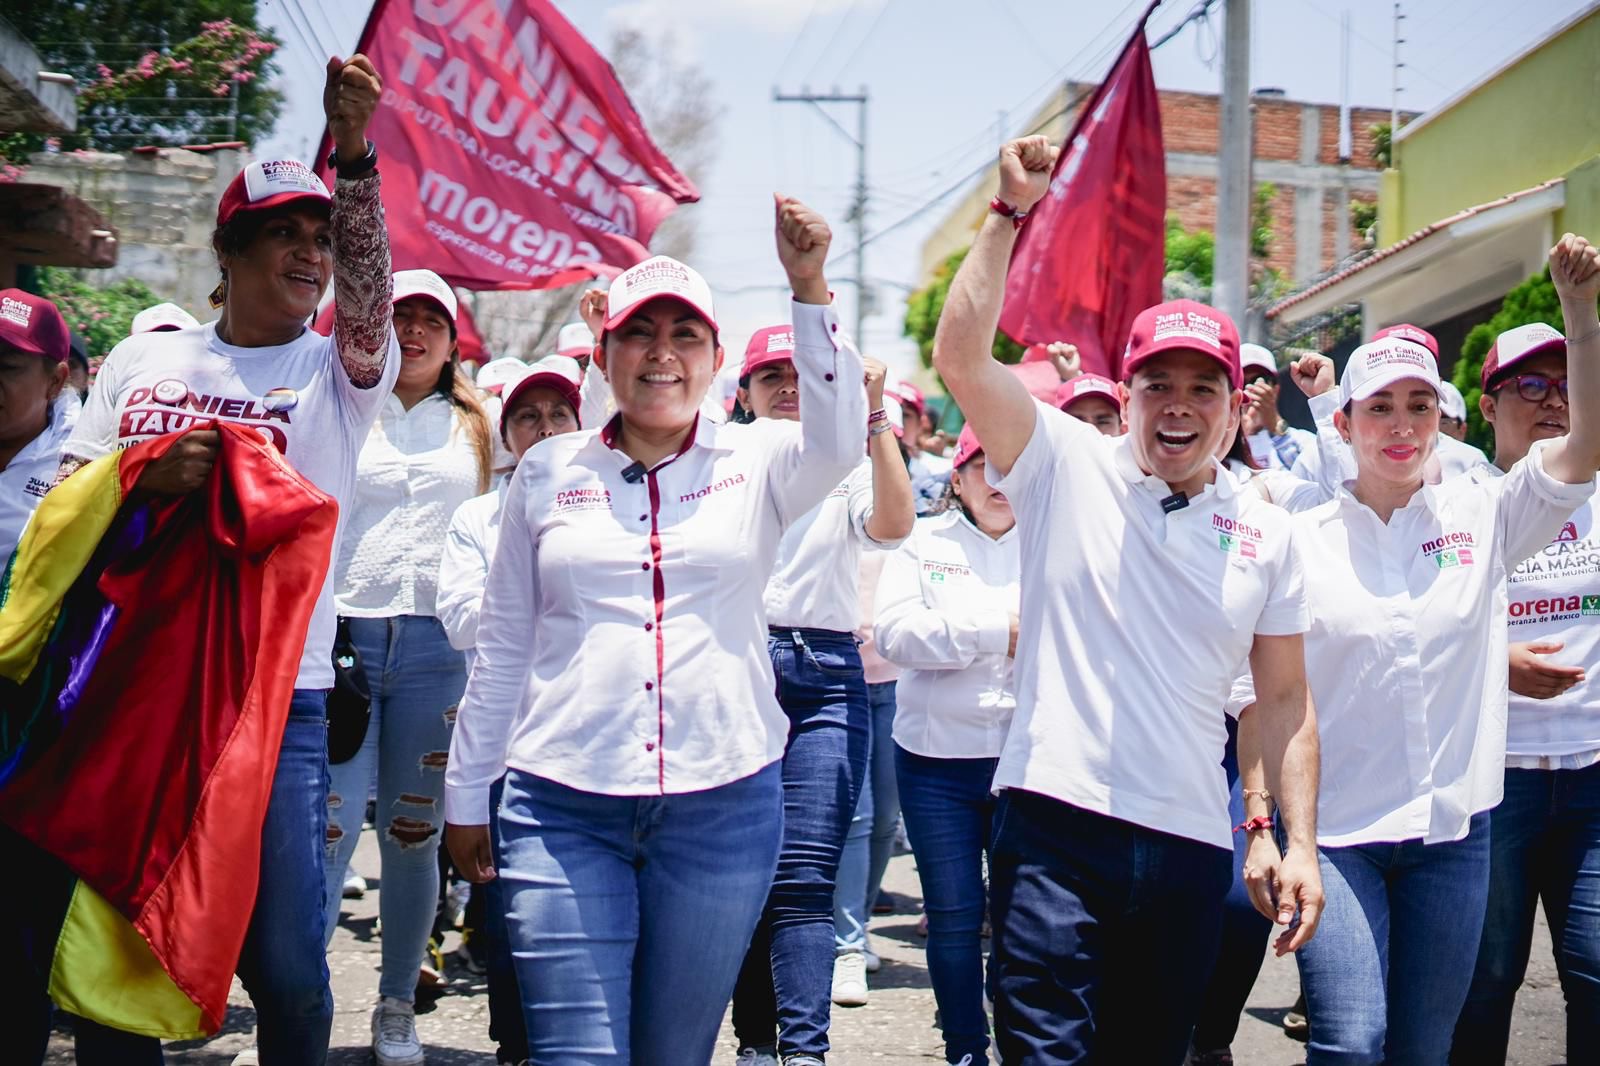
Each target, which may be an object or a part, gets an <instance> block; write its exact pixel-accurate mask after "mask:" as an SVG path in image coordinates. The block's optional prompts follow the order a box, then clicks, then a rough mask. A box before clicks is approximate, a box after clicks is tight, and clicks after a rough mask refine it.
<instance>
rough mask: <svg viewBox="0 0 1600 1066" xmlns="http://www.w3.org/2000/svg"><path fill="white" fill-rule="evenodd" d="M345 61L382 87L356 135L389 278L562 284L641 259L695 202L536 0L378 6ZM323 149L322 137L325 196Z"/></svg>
mask: <svg viewBox="0 0 1600 1066" xmlns="http://www.w3.org/2000/svg"><path fill="white" fill-rule="evenodd" d="M359 49H360V51H361V52H363V53H364V54H365V55H366V56H367V57H368V58H370V59H371V60H372V63H373V65H374V66H375V67H376V68H377V70H378V73H379V74H380V75H381V76H382V78H383V98H382V102H381V103H380V104H379V106H378V110H377V113H376V114H375V115H374V116H373V119H372V124H371V126H370V127H369V128H368V131H367V136H368V139H370V140H371V141H372V143H373V144H375V145H377V146H378V152H379V161H378V165H379V169H380V170H381V171H382V173H383V203H384V208H385V210H386V211H387V214H388V221H389V240H390V244H391V246H392V248H393V254H394V265H395V269H396V270H405V269H409V268H413V267H426V268H428V269H429V270H433V271H434V272H436V273H438V274H440V275H441V276H443V277H444V278H445V279H446V280H447V281H449V282H451V283H452V284H455V285H460V286H463V287H465V288H469V289H543V288H552V287H556V286H560V285H569V284H572V283H574V282H577V281H582V280H584V279H585V278H589V277H592V276H594V275H596V274H614V273H616V272H618V271H621V270H625V269H627V268H628V267H630V266H632V265H634V264H635V263H638V262H641V261H643V260H644V259H645V258H647V257H648V255H649V253H648V251H647V247H648V245H649V243H650V235H651V234H652V233H654V232H655V229H656V227H657V226H658V225H660V223H661V221H662V220H663V219H664V218H666V217H667V215H668V214H670V213H671V212H672V210H673V209H674V208H675V207H676V206H677V205H678V204H680V203H689V202H692V201H694V200H697V199H699V197H700V194H699V193H698V192H697V191H696V190H695V187H694V185H693V183H692V182H690V181H689V179H688V178H686V177H685V176H684V175H682V174H680V173H679V172H678V171H677V170H676V169H675V168H674V167H673V165H672V163H671V161H670V160H668V159H667V157H666V156H665V155H663V154H662V153H661V151H660V149H658V148H657V147H656V146H655V144H654V143H652V142H651V140H650V136H649V134H647V133H646V132H645V129H644V124H643V123H642V122H641V121H640V119H639V116H638V114H637V113H636V112H635V111H634V109H633V105H632V104H631V103H629V101H628V97H627V94H626V93H624V92H623V90H622V86H621V85H620V84H619V83H618V81H617V77H616V73H615V72H614V71H613V70H612V69H611V65H610V64H609V63H607V62H606V61H605V59H603V58H602V57H601V56H600V54H599V53H598V52H596V51H595V50H594V49H593V48H592V47H590V45H589V42H588V41H586V40H584V38H583V35H582V34H580V33H579V32H578V31H577V29H575V28H574V27H573V25H572V24H571V23H570V22H568V21H567V20H566V19H565V18H563V17H562V16H561V14H560V13H559V12H557V11H556V8H555V5H554V4H553V3H551V2H549V0H377V3H376V4H374V5H373V8H372V14H371V16H370V17H369V18H368V20H367V26H366V29H365V30H363V31H362V34H361V43H360V45H359ZM329 147H330V145H329V142H328V138H327V136H326V135H324V137H323V146H322V150H321V151H320V152H319V153H318V165H319V169H320V170H321V172H322V173H323V175H324V176H325V177H329V178H330V184H331V176H330V175H328V173H327V168H326V159H327V154H328V151H329Z"/></svg>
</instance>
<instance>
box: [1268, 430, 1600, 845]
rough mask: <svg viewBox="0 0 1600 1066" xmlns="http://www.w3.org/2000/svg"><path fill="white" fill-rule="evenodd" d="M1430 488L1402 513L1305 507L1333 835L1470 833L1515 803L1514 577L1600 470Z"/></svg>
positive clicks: (1313, 648)
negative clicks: (1510, 773) (1511, 772)
mask: <svg viewBox="0 0 1600 1066" xmlns="http://www.w3.org/2000/svg"><path fill="white" fill-rule="evenodd" d="M1547 445H1548V442H1545V441H1541V442H1539V443H1537V444H1535V445H1534V446H1533V450H1532V451H1530V452H1529V453H1528V456H1527V458H1525V459H1523V460H1522V461H1521V462H1520V463H1518V464H1516V466H1514V467H1513V468H1512V469H1511V472H1510V473H1508V474H1506V475H1505V476H1504V477H1500V478H1494V479H1491V480H1487V481H1479V480H1477V479H1475V478H1465V477H1458V478H1454V479H1452V480H1450V481H1446V482H1444V483H1442V484H1439V485H1424V486H1423V487H1422V488H1421V489H1419V490H1418V491H1417V492H1416V493H1415V494H1414V495H1413V496H1412V497H1411V499H1410V501H1409V502H1408V503H1407V504H1406V506H1404V507H1402V508H1400V509H1398V510H1396V511H1395V512H1394V513H1393V514H1392V515H1391V516H1390V517H1389V521H1388V522H1387V523H1385V522H1383V521H1381V520H1379V518H1378V516H1377V515H1376V514H1375V513H1373V511H1372V510H1371V509H1370V508H1369V507H1367V506H1366V505H1364V504H1362V503H1360V502H1359V501H1357V500H1356V498H1355V497H1354V496H1352V495H1351V494H1350V492H1349V491H1348V490H1346V489H1341V490H1340V493H1339V495H1338V496H1337V497H1336V498H1335V499H1333V500H1330V501H1329V502H1328V503H1325V504H1323V505H1322V506H1320V507H1317V508H1314V509H1312V510H1310V511H1307V512H1305V513H1304V514H1300V515H1296V516H1295V520H1294V521H1295V525H1296V535H1297V536H1298V537H1299V539H1300V548H1301V551H1302V552H1304V553H1305V557H1306V559H1307V560H1315V565H1312V566H1308V567H1307V568H1306V588H1307V591H1308V593H1309V595H1310V600H1311V615H1312V626H1311V631H1310V632H1309V633H1308V634H1307V635H1306V679H1307V681H1308V682H1309V683H1310V685H1311V695H1312V698H1313V699H1314V700H1315V702H1316V707H1317V729H1318V732H1319V734H1320V737H1321V742H1322V788H1321V795H1320V797H1319V799H1318V803H1317V839H1318V842H1319V843H1321V844H1323V845H1325V846H1330V847H1336V846H1344V845H1350V844H1368V843H1375V842H1380V841H1401V840H1416V839H1421V840H1423V841H1425V842H1426V843H1429V844H1432V843H1437V842H1440V841H1449V840H1460V839H1461V838H1462V837H1464V836H1465V835H1466V834H1467V830H1468V829H1469V827H1470V823H1471V819H1472V816H1473V815H1474V814H1477V813H1479V812H1480V811H1486V810H1488V809H1489V808H1491V807H1493V806H1494V805H1495V804H1497V803H1499V802H1500V798H1501V795H1502V790H1503V786H1504V773H1503V764H1504V760H1505V753H1506V643H1507V637H1506V625H1505V619H1506V615H1507V604H1506V575H1507V573H1508V572H1509V571H1511V570H1513V569H1515V568H1516V566H1517V565H1518V564H1519V563H1520V562H1522V560H1524V559H1526V558H1528V557H1529V556H1530V555H1533V554H1534V553H1535V552H1537V551H1538V550H1539V549H1540V548H1541V547H1543V546H1544V545H1546V544H1549V543H1550V540H1551V538H1552V537H1554V536H1556V535H1557V534H1558V533H1559V531H1560V530H1561V528H1562V524H1563V523H1564V522H1566V521H1567V519H1568V516H1570V515H1571V514H1572V512H1573V511H1574V510H1575V509H1576V508H1577V507H1578V506H1579V505H1580V504H1582V503H1583V502H1584V501H1585V500H1586V499H1588V498H1589V496H1590V495H1591V494H1592V493H1593V492H1594V483H1593V482H1592V481H1591V482H1587V483H1585V484H1582V485H1565V484H1562V483H1561V482H1559V481H1557V480H1556V479H1554V478H1552V477H1551V476H1550V475H1549V474H1548V473H1547V472H1546V471H1545V469H1544V466H1543V461H1542V453H1543V451H1544V449H1545V447H1546V446H1547Z"/></svg>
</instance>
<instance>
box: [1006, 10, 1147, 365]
mask: <svg viewBox="0 0 1600 1066" xmlns="http://www.w3.org/2000/svg"><path fill="white" fill-rule="evenodd" d="M1154 7H1155V5H1154V4H1152V5H1151V10H1154ZM1149 17H1150V11H1149V10H1147V11H1146V12H1145V18H1149ZM1166 209H1167V167H1166V155H1165V151H1164V149H1163V148H1162V144H1161V109H1160V105H1159V102H1158V98H1157V96H1156V83H1155V77H1154V75H1153V74H1152V73H1151V70H1150V47H1149V45H1148V44H1147V43H1146V42H1145V38H1144V20H1142V19H1141V20H1140V22H1139V25H1138V26H1137V27H1136V28H1135V30H1134V33H1133V37H1132V38H1131V39H1130V40H1129V41H1128V43H1127V45H1125V46H1124V47H1123V49H1122V54H1121V55H1120V56H1119V57H1118V58H1117V62H1116V64H1115V65H1114V66H1113V67H1112V68H1111V73H1110V74H1109V75H1107V77H1106V80H1105V81H1104V82H1102V83H1101V85H1100V87H1099V88H1098V89H1096V90H1095V92H1094V95H1093V96H1092V97H1090V99H1089V103H1088V105H1087V106H1085V107H1084V109H1083V111H1082V112H1081V113H1080V114H1079V116H1078V122H1077V124H1076V125H1075V126H1074V127H1073V130H1072V135H1071V136H1070V137H1068V138H1067V142H1066V144H1065V145H1064V146H1063V147H1062V150H1061V158H1060V159H1059V160H1058V161H1057V163H1056V169H1055V173H1054V174H1053V175H1052V176H1051V179H1050V191H1049V192H1048V193H1046V194H1045V197H1044V199H1042V200H1040V201H1039V203H1038V204H1037V205H1035V206H1034V208H1033V211H1032V213H1031V214H1030V215H1029V217H1028V222H1027V224H1026V225H1025V226H1023V228H1022V235H1021V237H1020V238H1019V239H1018V241H1017V247H1016V250H1015V251H1014V252H1013V253H1012V256H1011V269H1010V273H1009V274H1008V275H1007V277H1006V300H1005V307H1004V308H1003V309H1002V311H1001V312H1000V328H1001V329H1002V330H1004V331H1005V332H1006V334H1007V335H1008V336H1010V337H1011V338H1012V339H1013V340H1015V341H1017V342H1018V343H1021V344H1048V343H1051V342H1054V341H1067V342H1070V343H1072V344H1075V345H1077V346H1078V351H1079V353H1080V354H1081V356H1082V359H1083V369H1084V370H1086V371H1089V372H1091V373H1096V374H1104V375H1106V376H1107V377H1109V378H1112V379H1113V380H1115V379H1117V378H1118V377H1120V370H1121V366H1122V351H1123V348H1124V347H1126V345H1127V341H1128V329H1129V327H1130V326H1132V325H1133V319H1134V316H1136V315H1137V314H1138V313H1139V312H1140V311H1142V310H1144V309H1145V308H1146V307H1149V306H1151V305H1152V304H1156V303H1160V302H1161V278H1162V275H1163V273H1164V272H1165V268H1166ZM1040 351H1041V353H1042V351H1043V350H1042V349H1040ZM1043 357H1045V358H1048V356H1043Z"/></svg>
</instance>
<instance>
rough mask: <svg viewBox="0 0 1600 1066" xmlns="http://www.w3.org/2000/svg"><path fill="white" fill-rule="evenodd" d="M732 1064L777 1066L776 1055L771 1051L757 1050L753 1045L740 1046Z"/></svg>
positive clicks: (737, 1065)
mask: <svg viewBox="0 0 1600 1066" xmlns="http://www.w3.org/2000/svg"><path fill="white" fill-rule="evenodd" d="M733 1066H778V1056H777V1055H776V1054H774V1053H773V1052H771V1051H757V1050H756V1049H755V1048H753V1047H747V1048H740V1049H739V1057H738V1058H736V1059H734V1060H733Z"/></svg>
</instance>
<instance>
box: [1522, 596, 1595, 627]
mask: <svg viewBox="0 0 1600 1066" xmlns="http://www.w3.org/2000/svg"><path fill="white" fill-rule="evenodd" d="M1506 613H1507V614H1508V615H1510V618H1511V624H1512V625H1517V624H1520V623H1524V622H1555V621H1562V620H1567V619H1572V618H1581V617H1583V616H1585V615H1600V596H1588V595H1578V596H1545V597H1541V598H1540V599H1536V600H1513V601H1511V603H1510V604H1509V605H1507V608H1506Z"/></svg>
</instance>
